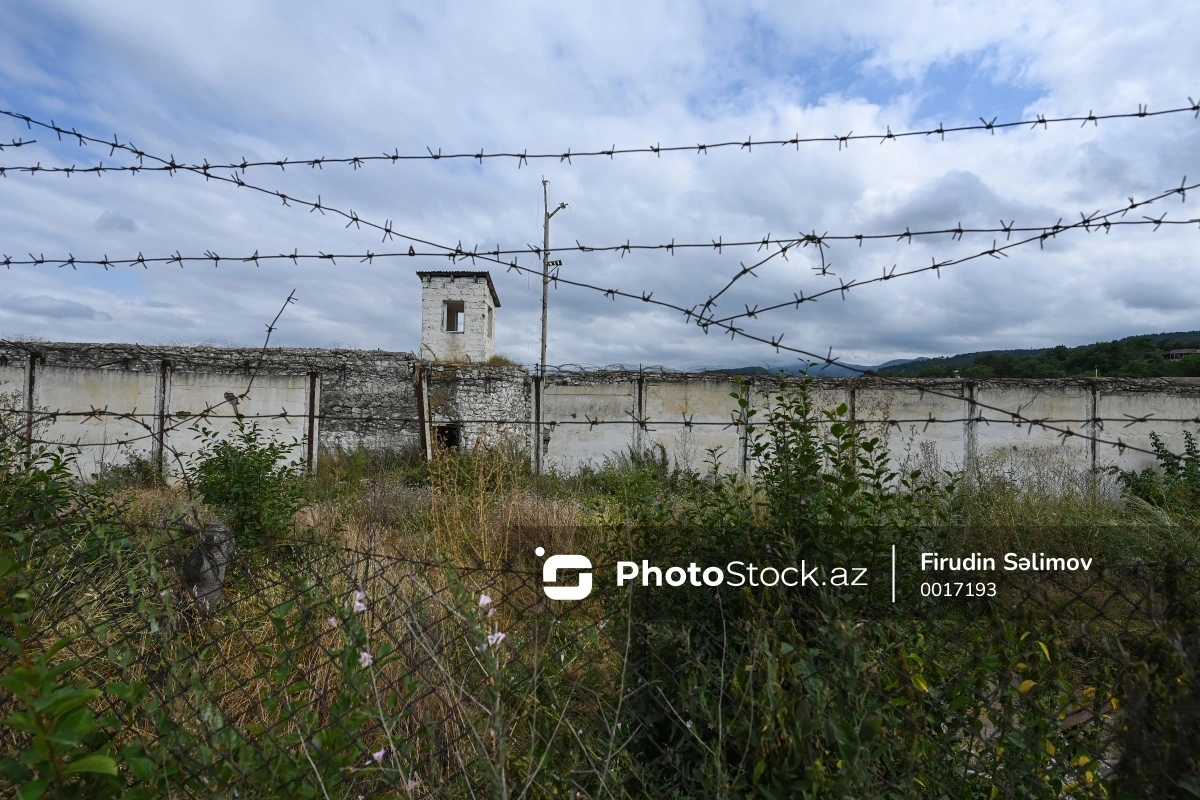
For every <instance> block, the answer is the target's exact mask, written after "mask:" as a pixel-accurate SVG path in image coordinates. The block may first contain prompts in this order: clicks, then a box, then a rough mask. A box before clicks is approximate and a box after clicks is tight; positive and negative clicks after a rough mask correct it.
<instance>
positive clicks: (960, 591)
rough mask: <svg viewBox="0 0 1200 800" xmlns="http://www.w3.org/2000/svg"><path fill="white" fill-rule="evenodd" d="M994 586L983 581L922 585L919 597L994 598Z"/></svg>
mask: <svg viewBox="0 0 1200 800" xmlns="http://www.w3.org/2000/svg"><path fill="white" fill-rule="evenodd" d="M995 596H996V584H994V583H988V582H984V581H978V582H975V583H970V582H964V581H958V582H953V581H944V582H940V583H922V584H921V597H995Z"/></svg>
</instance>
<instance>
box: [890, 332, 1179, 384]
mask: <svg viewBox="0 0 1200 800" xmlns="http://www.w3.org/2000/svg"><path fill="white" fill-rule="evenodd" d="M1191 348H1198V349H1200V342H1197V341H1183V340H1179V339H1173V338H1172V339H1160V338H1157V337H1152V336H1135V337H1132V338H1129V339H1120V340H1116V341H1112V342H1098V343H1096V344H1090V345H1084V346H1083V347H1066V346H1065V345H1061V344H1060V345H1058V346H1057V347H1053V348H1050V349H1049V350H1045V351H1041V352H1035V353H1033V354H1030V355H1025V353H1020V354H1016V355H1014V354H1013V353H1011V352H1005V351H995V352H990V353H978V354H972V355H968V356H954V357H951V358H944V359H929V360H924V361H918V362H911V363H908V364H900V365H897V366H895V367H888V368H886V369H882V370H880V373H881V374H884V375H900V376H912V377H921V378H953V377H962V378H1083V377H1091V376H1093V375H1097V374H1099V375H1100V376H1101V377H1108V378H1166V377H1175V378H1195V377H1200V354H1197V355H1188V356H1184V357H1183V358H1182V359H1178V360H1168V359H1167V357H1166V353H1167V352H1168V351H1170V350H1177V349H1191ZM1026 352H1028V351H1026Z"/></svg>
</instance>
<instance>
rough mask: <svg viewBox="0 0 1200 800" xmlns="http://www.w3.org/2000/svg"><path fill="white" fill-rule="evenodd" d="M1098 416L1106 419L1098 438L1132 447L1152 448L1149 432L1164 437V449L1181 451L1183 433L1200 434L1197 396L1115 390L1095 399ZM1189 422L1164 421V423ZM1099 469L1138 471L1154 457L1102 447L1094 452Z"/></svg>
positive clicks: (1150, 464) (1199, 404)
mask: <svg viewBox="0 0 1200 800" xmlns="http://www.w3.org/2000/svg"><path fill="white" fill-rule="evenodd" d="M1096 405H1097V411H1098V413H1097V416H1099V417H1101V418H1102V419H1108V420H1109V421H1108V422H1105V423H1104V429H1103V430H1101V431H1099V435H1100V436H1102V437H1104V438H1106V439H1119V440H1121V441H1122V442H1124V443H1125V444H1128V445H1132V446H1134V447H1141V448H1145V449H1146V450H1151V449H1153V444H1152V442H1151V441H1150V433H1151V432H1152V431H1153V432H1154V433H1157V434H1158V435H1159V436H1161V437H1162V438H1163V441H1164V443H1165V444H1166V445H1167V447H1168V448H1169V449H1171V450H1173V451H1175V452H1177V453H1178V452H1182V451H1183V446H1184V439H1183V433H1184V431H1190V432H1191V433H1192V434H1193V435H1196V434H1197V433H1198V432H1200V395H1194V394H1174V393H1162V392H1155V393H1153V394H1151V393H1147V392H1132V391H1118V392H1113V393H1101V394H1100V395H1099V396H1098V397H1097V399H1096ZM1180 419H1183V420H1188V422H1167V421H1164V420H1180ZM1096 458H1097V461H1098V462H1099V463H1100V465H1101V466H1104V465H1108V464H1114V465H1117V466H1119V467H1121V468H1122V469H1136V470H1141V469H1144V468H1145V467H1150V466H1154V465H1155V458H1154V456H1152V455H1149V454H1147V453H1139V452H1136V451H1133V450H1125V451H1124V452H1121V451H1120V450H1118V449H1117V448H1114V447H1107V446H1103V445H1101V446H1100V448H1099V449H1098V450H1097V453H1096Z"/></svg>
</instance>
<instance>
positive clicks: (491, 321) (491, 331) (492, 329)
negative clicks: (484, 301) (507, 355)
mask: <svg viewBox="0 0 1200 800" xmlns="http://www.w3.org/2000/svg"><path fill="white" fill-rule="evenodd" d="M487 335H488V336H495V335H496V323H495V318H494V317H493V316H492V307H491V306H488V334H487Z"/></svg>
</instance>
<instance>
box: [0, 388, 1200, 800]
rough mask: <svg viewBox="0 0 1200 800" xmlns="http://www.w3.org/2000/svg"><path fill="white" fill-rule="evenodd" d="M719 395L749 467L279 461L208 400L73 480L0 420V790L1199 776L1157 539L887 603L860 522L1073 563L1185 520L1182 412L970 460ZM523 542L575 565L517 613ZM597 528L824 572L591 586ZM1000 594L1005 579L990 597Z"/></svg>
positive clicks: (1183, 638)
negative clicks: (208, 542) (186, 572)
mask: <svg viewBox="0 0 1200 800" xmlns="http://www.w3.org/2000/svg"><path fill="white" fill-rule="evenodd" d="M735 399H736V401H737V403H738V407H739V408H740V409H741V410H742V413H743V414H744V417H743V421H744V422H745V423H746V424H747V426H748V431H749V434H748V435H749V441H750V454H749V457H750V460H751V462H752V463H753V464H754V466H755V470H754V473H753V476H752V477H746V476H742V475H739V474H729V473H720V474H719V473H717V472H716V471H715V470H714V471H709V472H706V473H704V474H696V473H694V472H691V471H690V470H688V469H686V468H684V467H683V466H682V465H680V464H677V463H673V462H672V461H671V460H670V459H669V458H668V456H667V453H666V450H665V448H661V447H649V448H646V449H630V450H627V451H626V452H624V453H619V454H614V455H613V456H612V457H611V458H610V459H608V460H607V461H606V462H605V463H603V464H600V465H596V466H592V467H589V468H585V469H583V470H581V471H580V472H579V473H578V474H577V475H574V476H570V477H567V476H562V475H547V476H536V475H534V474H533V473H532V471H531V469H530V467H529V458H528V454H527V453H525V452H523V451H522V450H521V448H520V447H518V446H517V445H516V444H515V443H514V442H512V441H509V440H505V439H496V440H493V441H490V442H486V443H484V444H483V445H482V446H479V447H476V448H474V449H472V450H471V451H469V452H468V451H465V450H463V451H441V450H439V451H437V452H436V453H435V457H434V459H433V460H432V461H431V462H430V463H428V464H426V463H423V460H422V459H420V458H418V457H417V456H416V454H414V453H411V452H405V451H393V452H383V451H380V452H368V451H366V450H356V451H352V452H342V453H326V454H323V455H322V458H321V459H320V460H319V461H318V468H317V470H316V473H315V474H314V475H312V476H309V477H305V476H304V475H303V474H302V465H301V464H300V463H299V462H298V461H296V460H294V458H293V453H294V451H295V449H296V444H291V445H288V444H278V443H274V442H271V441H270V440H269V439H268V438H267V437H266V436H265V434H264V433H263V432H262V431H261V430H259V429H258V428H257V427H255V426H253V425H238V427H237V428H236V429H235V431H234V432H233V434H232V435H229V436H220V435H218V434H216V433H214V432H213V431H211V430H204V429H198V430H197V433H198V435H199V436H200V445H201V446H200V449H199V450H198V452H197V454H196V456H195V457H194V458H193V459H192V461H191V463H190V466H189V469H188V478H189V480H188V481H187V482H185V483H182V484H179V485H176V486H170V487H168V486H163V485H157V484H154V483H153V482H146V481H143V480H140V479H139V477H138V476H137V475H136V474H134V475H131V476H127V479H122V480H113V479H111V476H110V480H107V481H105V480H101V481H98V482H96V483H94V484H91V485H88V486H84V485H80V484H78V483H77V482H75V481H74V480H73V479H72V478H71V469H70V459H69V457H66V456H64V455H62V454H58V453H51V452H47V451H38V452H35V453H33V454H31V455H30V456H26V455H25V454H24V452H23V451H22V450H21V449H19V448H18V447H17V446H16V443H15V441H14V440H13V439H12V438H11V437H10V438H9V439H7V440H5V439H0V533H3V536H4V537H5V538H4V548H3V550H2V551H0V582H2V583H3V585H2V586H0V606H3V607H2V608H0V616H2V618H3V622H0V627H2V628H3V630H2V631H0V633H2V635H3V637H4V638H3V639H0V643H2V644H3V646H4V648H5V650H6V656H5V658H6V660H5V661H3V662H0V663H3V665H4V666H3V677H2V678H0V681H2V682H3V686H4V687H5V689H6V694H5V695H3V696H0V717H2V718H3V720H4V722H3V727H4V728H5V730H4V731H3V732H0V742H2V743H3V744H2V746H0V751H3V752H4V753H6V755H3V756H0V787H4V789H5V790H9V791H11V792H12V793H14V794H15V793H17V792H22V794H20V795H19V796H21V797H38V796H43V797H46V796H49V797H139V796H140V797H162V796H168V795H172V796H206V797H207V796H234V794H235V793H236V795H237V796H239V797H254V796H263V797H273V796H293V797H314V798H316V797H321V798H334V797H337V798H353V797H358V796H365V797H455V798H457V797H493V798H516V797H532V798H561V797H579V796H586V797H630V798H635V797H638V798H640V797H646V796H658V797H663V798H685V797H705V798H708V797H730V798H733V797H737V798H741V797H763V798H783V797H787V798H791V797H812V798H816V797H821V798H825V797H842V798H851V797H853V798H859V797H931V798H941V797H955V798H959V797H964V798H975V797H978V798H992V797H1021V798H1026V797H1064V796H1066V797H1112V796H1122V797H1144V796H1154V797H1183V796H1187V795H1186V791H1188V787H1193V788H1194V787H1200V783H1198V782H1197V781H1200V764H1198V763H1197V760H1196V759H1197V757H1198V755H1197V754H1200V741H1198V740H1197V736H1198V735H1200V733H1198V731H1200V719H1198V718H1197V716H1196V713H1197V712H1196V709H1197V708H1200V706H1198V705H1197V696H1198V695H1197V692H1198V691H1200V683H1198V682H1197V681H1198V679H1200V675H1198V670H1200V651H1198V650H1197V646H1196V644H1195V643H1196V642H1197V641H1200V629H1198V627H1197V623H1198V618H1200V615H1198V614H1197V606H1196V602H1197V597H1196V594H1195V591H1196V586H1195V572H1194V571H1189V570H1188V568H1186V566H1184V565H1178V564H1176V565H1172V564H1170V563H1168V564H1167V567H1166V571H1165V572H1163V573H1162V575H1161V578H1155V579H1154V580H1153V582H1151V579H1150V578H1149V577H1146V575H1143V576H1142V577H1141V578H1138V580H1136V581H1131V582H1128V583H1125V584H1120V585H1119V587H1118V588H1119V589H1120V590H1121V592H1122V593H1123V594H1122V598H1124V599H1123V600H1122V601H1121V602H1133V601H1135V600H1137V599H1138V598H1139V597H1143V598H1150V595H1151V592H1150V591H1149V590H1150V588H1153V598H1152V599H1153V600H1154V602H1159V603H1164V604H1166V605H1165V606H1163V607H1160V608H1159V609H1158V611H1157V612H1155V613H1147V612H1148V611H1149V610H1151V609H1149V608H1148V607H1144V608H1142V609H1141V611H1140V616H1136V617H1130V618H1121V619H1118V616H1119V615H1118V613H1117V611H1113V612H1112V614H1111V615H1110V616H1108V617H1100V618H1098V619H1095V620H1093V621H1092V622H1091V623H1090V624H1089V625H1088V626H1081V625H1079V624H1077V623H1078V622H1079V621H1080V620H1079V619H1078V618H1076V617H1074V616H1070V615H1068V616H1061V615H1060V616H1056V615H1054V614H1046V613H1038V611H1037V609H1043V610H1044V609H1045V608H1047V607H1056V606H1055V604H1056V603H1067V602H1074V601H1076V600H1079V601H1087V602H1091V601H1093V600H1095V601H1096V602H1097V607H1098V606H1099V601H1111V600H1113V593H1112V591H1111V590H1112V589H1113V587H1115V586H1118V584H1115V583H1112V582H1108V583H1102V584H1098V585H1090V584H1089V585H1086V586H1084V585H1076V584H1072V583H1069V582H1067V583H1062V582H1058V583H1056V582H1053V581H1052V582H1050V583H1048V584H1045V585H1044V586H1043V585H1041V584H1036V585H1032V584H1031V585H1026V584H1020V583H1013V584H1012V585H1006V586H1002V587H1001V592H1000V596H999V598H998V599H997V600H996V601H995V602H978V603H974V602H960V603H948V602H946V601H945V600H942V601H940V602H935V601H934V600H933V599H926V600H922V599H921V598H920V597H918V596H915V595H914V594H912V593H911V592H910V593H909V594H908V595H907V596H906V597H905V598H904V600H905V602H904V603H902V604H901V605H900V606H895V605H893V604H891V603H890V598H889V597H888V593H887V591H886V589H887V583H886V581H884V580H883V578H882V576H884V575H886V574H887V563H886V559H887V555H888V553H889V551H890V546H891V545H896V546H897V549H898V550H899V551H900V552H901V553H908V554H912V553H916V552H920V551H922V550H940V551H941V552H943V553H962V552H965V551H968V550H984V551H987V552H988V553H990V554H996V555H998V554H1000V553H1002V552H1004V551H1005V550H1008V549H1014V550H1018V551H1024V550H1028V549H1037V548H1043V549H1047V550H1050V549H1057V551H1059V552H1062V551H1063V548H1068V549H1069V548H1074V550H1073V551H1072V552H1075V553H1078V554H1088V555H1092V554H1094V555H1095V556H1096V557H1097V559H1098V560H1100V561H1104V562H1106V563H1123V562H1127V561H1131V560H1138V559H1149V560H1156V561H1160V560H1167V561H1169V560H1170V557H1171V556H1180V555H1182V554H1185V553H1189V552H1192V550H1193V549H1194V547H1195V544H1196V535H1197V534H1196V532H1197V531H1198V530H1200V524H1198V523H1200V515H1197V504H1196V500H1197V497H1198V496H1197V495H1196V494H1195V493H1194V492H1195V490H1196V488H1197V487H1200V477H1197V476H1198V474H1200V463H1198V460H1197V445H1196V442H1195V440H1194V439H1192V438H1191V437H1189V438H1188V439H1187V449H1186V454H1185V457H1184V458H1183V459H1182V460H1170V461H1169V462H1168V460H1165V459H1161V458H1160V460H1161V461H1162V463H1161V467H1160V470H1158V471H1151V472H1146V473H1137V474H1132V473H1120V472H1119V471H1116V472H1111V473H1110V474H1109V475H1107V476H1096V475H1083V474H1075V473H1072V472H1071V471H1070V470H1069V469H1068V468H1067V467H1066V465H1065V462H1054V461H1053V460H1052V459H1050V458H1047V459H1043V460H1041V461H1028V460H1027V461H1025V462H1019V463H1018V462H1017V461H1015V460H1012V459H1007V460H1006V459H1001V458H996V459H992V460H989V461H986V462H984V463H980V464H975V465H972V473H970V474H959V473H956V472H949V471H945V470H943V469H940V468H939V467H938V466H937V465H936V464H934V463H927V464H923V465H922V467H921V469H910V468H903V469H902V468H901V467H900V466H899V465H897V464H896V463H895V462H894V461H893V460H892V455H891V454H890V453H889V452H888V451H887V449H886V447H885V445H884V442H883V441H881V440H880V439H879V438H878V437H877V436H875V435H874V434H872V433H870V432H869V431H868V430H866V429H865V428H863V427H862V426H859V425H856V424H854V423H853V422H852V421H851V420H850V419H849V415H848V409H847V408H846V407H844V406H842V407H839V408H833V409H824V408H820V407H819V406H818V405H817V403H816V402H815V400H814V398H813V396H812V395H811V394H810V393H809V391H808V385H807V383H805V382H803V381H799V382H793V381H782V380H781V381H780V383H779V384H778V385H777V386H775V387H774V391H773V393H772V394H771V402H770V403H769V404H768V407H767V408H766V409H765V410H758V409H756V408H755V407H754V406H753V405H752V404H751V402H750V396H749V388H748V386H746V385H744V384H743V385H740V386H739V388H738V390H737V392H736V393H735ZM1156 441H1157V440H1156ZM1165 453H1166V451H1165V450H1161V451H1160V456H1162V455H1163V454H1165ZM709 455H710V458H711V459H713V461H714V462H715V461H716V460H717V458H718V457H719V456H720V454H719V453H715V452H714V453H710V454H709ZM910 466H911V465H910ZM1105 480H1108V481H1110V482H1113V481H1115V482H1116V484H1117V486H1119V487H1121V488H1123V489H1124V491H1125V496H1121V495H1120V494H1119V493H1117V492H1113V491H1110V489H1111V488H1112V486H1111V485H1109V484H1106V483H1105ZM189 489H192V490H194V491H196V493H197V494H196V496H195V497H189V495H188V491H189ZM199 501H203V502H204V503H206V504H208V508H207V509H206V510H205V511H204V512H203V513H204V514H207V515H212V516H215V517H219V518H223V519H225V520H226V521H228V522H231V523H233V524H234V525H235V526H237V527H238V528H239V529H240V531H241V532H242V533H243V534H246V535H247V541H246V544H245V546H246V552H243V553H242V554H241V555H240V556H239V561H238V564H237V569H236V570H235V572H234V573H233V574H231V576H230V578H229V583H230V591H229V592H228V595H229V597H228V600H227V602H226V603H225V604H224V605H223V607H222V608H221V609H220V610H219V611H218V612H217V614H216V615H215V616H214V617H212V618H203V617H197V615H196V614H195V612H194V610H193V609H192V608H191V607H190V605H189V603H188V599H187V596H186V593H185V592H184V591H183V590H182V588H181V586H180V585H179V583H178V578H177V573H178V564H179V563H180V560H181V558H182V556H183V555H184V554H185V553H187V552H188V550H189V549H190V547H191V546H192V545H193V544H194V543H195V539H194V533H188V532H187V531H186V530H185V529H184V528H182V527H181V526H180V524H178V523H168V524H165V525H164V524H163V522H162V520H161V517H162V515H163V512H169V513H168V514H167V515H168V516H170V515H175V516H178V515H179V514H180V513H182V512H183V511H186V510H188V509H189V508H190V507H191V505H193V504H195V503H197V502H199ZM535 547H543V548H544V549H545V550H546V551H547V552H548V553H587V554H589V556H590V557H591V558H592V560H593V563H594V564H595V565H596V588H595V591H594V592H593V594H592V596H591V597H589V598H588V599H587V600H586V601H582V602H579V603H576V604H563V605H556V606H549V607H548V606H547V603H546V601H545V599H544V597H543V596H542V594H541V583H540V577H541V576H540V561H538V560H536V559H534V558H533V551H534V548H535ZM910 557H911V555H910ZM617 559H627V560H631V561H635V562H638V563H640V562H641V561H642V560H643V559H648V560H649V561H652V562H654V563H659V564H662V565H663V566H666V565H669V564H684V565H686V564H687V563H689V562H690V561H695V562H697V563H702V564H726V563H727V562H728V561H730V560H732V559H738V560H741V561H743V562H755V563H758V564H774V565H784V564H800V563H801V562H805V563H806V564H808V565H810V566H811V565H822V566H824V567H825V572H823V573H822V578H823V582H822V583H819V584H813V585H808V586H805V587H803V588H801V589H799V590H792V589H786V590H785V589H784V588H782V587H780V586H778V585H775V586H763V587H757V588H755V589H754V590H753V591H751V590H749V589H747V588H746V587H740V588H738V587H732V586H722V587H720V588H719V589H714V588H713V587H707V588H696V589H688V588H686V587H685V588H683V589H680V590H669V591H653V592H641V591H633V592H629V591H626V590H627V589H628V587H625V588H624V589H620V590H618V588H617V587H616V586H614V585H612V584H611V582H605V581H604V579H603V578H602V577H601V576H602V570H603V569H606V568H608V567H609V566H610V565H611V564H612V562H613V561H614V560H617ZM450 565H458V566H457V568H452V567H451V566H450ZM499 566H503V568H502V569H497V568H496V567H499ZM838 567H841V568H843V569H844V570H846V571H848V572H847V574H846V577H847V578H849V577H850V576H854V575H855V573H853V572H852V571H851V570H854V569H856V568H867V570H868V574H869V575H870V576H873V577H872V581H871V584H870V586H869V588H867V589H862V588H858V587H856V586H852V585H850V584H849V583H848V582H847V581H846V580H843V581H838V580H837V579H836V578H835V577H834V575H835V572H834V570H836V568H838ZM1155 574H1156V575H1157V574H1158V573H1155ZM1112 580H1117V579H1116V578H1113V579H1112ZM913 586H915V584H909V588H910V589H911V588H912V587H913ZM1030 586H1032V588H1030ZM1056 593H1058V594H1056ZM1059 595H1061V596H1059ZM1030 597H1036V599H1037V601H1038V603H1040V604H1041V605H1039V606H1037V607H1036V608H1018V609H1017V610H1016V611H1014V610H1013V608H1014V604H1015V603H1017V602H1018V601H1021V600H1028V599H1029V598H1030ZM1130 598H1132V600H1131V599H1130ZM1062 607H1066V606H1062ZM1088 607H1089V608H1091V606H1088ZM1072 608H1074V606H1072ZM1121 608H1126V606H1121ZM1093 610H1094V609H1093ZM1189 781H1192V783H1190V784H1189V783H1188V782H1189ZM5 782H6V783H5Z"/></svg>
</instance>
